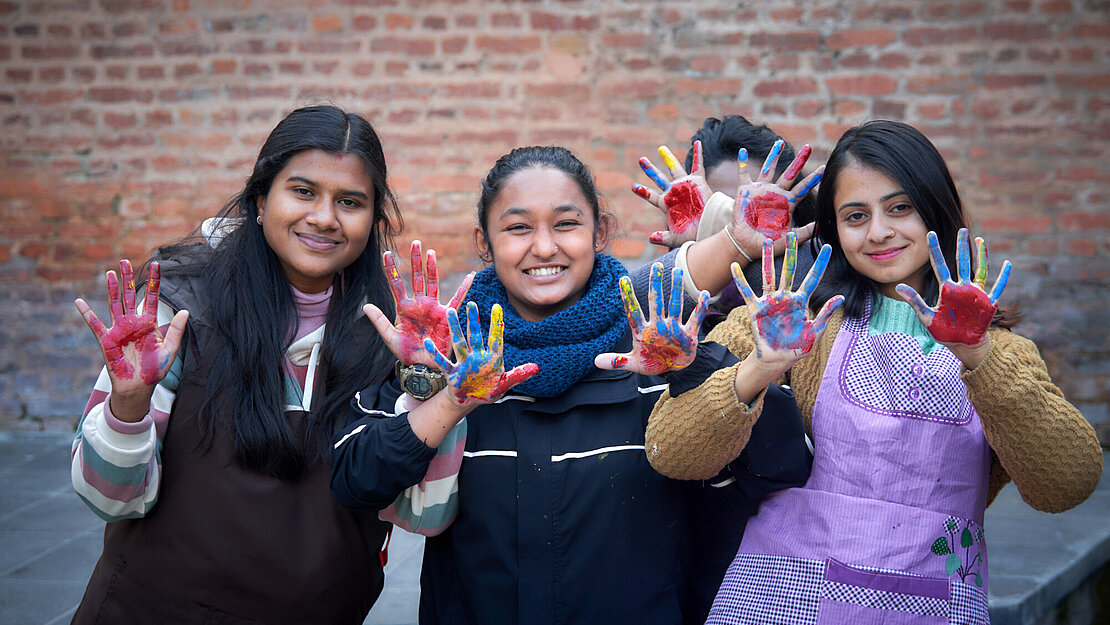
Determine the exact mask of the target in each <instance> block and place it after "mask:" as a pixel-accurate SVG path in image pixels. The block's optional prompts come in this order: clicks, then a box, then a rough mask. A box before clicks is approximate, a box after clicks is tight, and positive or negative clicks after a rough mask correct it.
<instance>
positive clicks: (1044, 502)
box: [646, 306, 1102, 512]
mask: <svg viewBox="0 0 1110 625" xmlns="http://www.w3.org/2000/svg"><path fill="white" fill-rule="evenodd" d="M843 321H844V315H843V312H842V311H838V312H837V313H835V314H834V315H833V317H832V318H831V319H830V320H829V323H828V327H827V328H826V330H825V332H824V334H823V335H822V336H821V338H820V340H819V341H818V342H817V343H816V344H815V345H814V347H813V351H812V352H810V354H809V355H808V356H807V357H805V358H803V359H802V360H800V361H798V362H797V363H795V364H794V366H793V367H792V368H791V369H790V370H789V371H788V372H787V373H786V375H785V376H784V377H785V380H780V383H785V384H789V385H790V387H791V389H793V391H794V394H795V396H796V398H797V401H798V406H799V407H800V408H801V411H802V418H803V419H804V420H805V426H806V430H807V431H809V432H812V427H811V423H812V420H813V404H814V401H815V399H816V398H817V388H818V386H819V385H820V382H821V376H822V374H823V373H824V371H825V364H826V362H827V361H828V357H829V353H830V352H831V350H832V345H833V341H834V340H835V339H836V334H837V332H838V331H839V330H840V326H841V324H842V323H843ZM988 336H989V337H990V340H991V351H990V354H989V355H988V356H987V358H986V359H985V360H984V361H983V362H982V363H981V364H980V365H979V366H978V367H976V368H975V369H974V370H971V371H968V370H967V369H965V368H962V367H961V371H960V377H961V379H962V380H963V381H964V384H966V385H967V394H968V399H969V400H970V401H971V405H972V406H974V407H975V410H976V412H978V413H979V418H980V420H981V421H982V424H983V433H984V434H985V435H986V438H987V442H988V443H989V444H990V447H991V450H992V454H991V470H990V487H989V491H988V493H989V499H988V500H987V501H988V504H989V503H990V502H991V501H994V498H995V496H996V495H997V494H998V491H999V490H1001V489H1002V487H1003V486H1005V485H1006V483H1007V482H1009V481H1010V480H1013V481H1014V483H1015V484H1016V485H1017V488H1018V491H1019V492H1020V493H1021V497H1022V499H1024V500H1025V502H1026V503H1028V504H1029V505H1030V506H1032V507H1034V508H1036V509H1038V510H1043V511H1045V512H1063V511H1064V510H1068V509H1070V508H1073V507H1075V506H1076V505H1078V504H1080V503H1082V502H1083V500H1085V499H1086V498H1087V497H1088V496H1090V494H1091V492H1093V491H1094V489H1095V487H1096V486H1097V485H1098V481H1099V478H1100V477H1101V476H1102V449H1101V447H1100V446H1099V442H1098V438H1097V437H1096V436H1095V433H1094V429H1093V428H1092V427H1091V425H1090V424H1089V423H1088V422H1087V420H1086V419H1085V418H1084V417H1083V415H1081V414H1080V413H1079V411H1078V410H1076V408H1075V407H1074V406H1072V405H1071V404H1069V403H1068V402H1067V400H1065V399H1064V396H1063V393H1061V392H1060V389H1058V388H1057V387H1056V385H1055V384H1053V383H1052V380H1051V379H1050V378H1049V375H1048V370H1047V368H1046V367H1045V364H1044V361H1043V360H1042V359H1041V357H1040V353H1039V352H1038V351H1037V346H1036V345H1035V344H1033V342H1032V341H1030V340H1029V339H1026V338H1024V337H1021V336H1018V335H1017V334H1014V333H1013V332H1011V331H1009V330H1004V329H1001V328H991V329H990V330H989V331H988ZM708 339H709V340H711V341H716V342H718V343H721V344H722V345H725V346H726V347H728V349H729V350H730V351H732V353H733V354H735V355H736V356H737V357H739V358H740V359H741V360H743V359H744V358H745V357H746V356H747V355H748V353H749V352H751V351H752V350H753V349H754V346H755V344H754V342H753V339H752V326H751V320H750V319H749V317H748V311H747V308H746V307H743V306H741V307H740V308H737V309H735V310H733V311H732V312H731V313H730V314H729V317H728V319H727V320H726V321H725V322H723V323H721V324H720V325H718V326H717V327H716V328H714V329H713V331H712V332H710V333H709V336H708ZM737 367H739V365H733V366H732V367H728V368H725V369H721V370H720V371H717V372H716V373H714V374H713V375H712V376H710V378H709V379H708V380H706V381H705V382H704V383H702V385H701V386H699V387H697V388H696V389H694V390H692V391H689V392H686V393H683V394H682V395H680V396H679V397H671V395H670V393H668V392H664V393H663V395H662V396H661V397H660V398H659V401H658V402H657V403H656V405H655V409H654V411H653V412H652V414H651V418H650V420H649V421H648V428H647V439H646V447H647V455H648V460H649V461H650V462H651V464H652V466H653V467H655V469H656V470H657V471H659V472H660V473H662V474H663V475H666V476H669V477H672V478H678V479H709V478H711V477H713V476H715V475H716V474H717V473H718V472H719V471H720V470H721V469H722V468H723V467H724V466H725V465H726V464H728V463H729V462H731V461H732V460H733V459H735V458H736V457H737V456H738V455H739V454H740V451H741V450H743V448H744V445H746V444H747V442H748V437H749V436H750V435H751V430H752V425H753V424H754V423H755V421H756V419H758V418H759V416H760V413H761V412H762V409H763V396H764V394H766V391H763V392H761V393H760V394H759V395H758V396H756V398H755V399H753V400H752V402H751V405H750V406H745V405H743V404H741V403H740V402H739V401H738V400H737V398H736V393H735V391H734V390H733V380H734V379H735V377H736V370H737ZM774 417H775V415H773V414H772V415H768V417H767V418H774ZM814 445H816V446H820V445H821V441H820V440H816V441H814Z"/></svg>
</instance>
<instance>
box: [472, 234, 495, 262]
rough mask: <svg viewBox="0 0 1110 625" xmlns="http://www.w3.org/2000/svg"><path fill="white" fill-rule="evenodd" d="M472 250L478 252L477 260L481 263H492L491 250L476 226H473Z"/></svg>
mask: <svg viewBox="0 0 1110 625" xmlns="http://www.w3.org/2000/svg"><path fill="white" fill-rule="evenodd" d="M474 250H475V251H476V252H478V258H481V259H482V261H484V262H487V263H492V262H493V250H492V249H490V246H489V243H486V237H485V235H484V234H482V229H481V228H479V227H478V226H474Z"/></svg>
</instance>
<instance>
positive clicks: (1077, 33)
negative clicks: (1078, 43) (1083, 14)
mask: <svg viewBox="0 0 1110 625" xmlns="http://www.w3.org/2000/svg"><path fill="white" fill-rule="evenodd" d="M1071 36H1072V37H1076V38H1078V39H1110V24H1106V23H1097V24H1091V23H1087V24H1080V25H1078V26H1076V27H1075V28H1074V29H1073V30H1072V31H1071Z"/></svg>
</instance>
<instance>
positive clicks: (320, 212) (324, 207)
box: [304, 195, 339, 230]
mask: <svg viewBox="0 0 1110 625" xmlns="http://www.w3.org/2000/svg"><path fill="white" fill-rule="evenodd" d="M336 215H337V213H336V209H335V202H333V201H332V198H331V197H329V196H327V195H320V196H318V197H317V198H316V201H315V202H313V203H312V208H310V209H309V211H308V214H306V215H305V217H304V220H305V223H307V224H308V225H310V226H312V227H314V228H319V229H320V230H334V229H335V228H337V227H339V220H338V219H337V217H336Z"/></svg>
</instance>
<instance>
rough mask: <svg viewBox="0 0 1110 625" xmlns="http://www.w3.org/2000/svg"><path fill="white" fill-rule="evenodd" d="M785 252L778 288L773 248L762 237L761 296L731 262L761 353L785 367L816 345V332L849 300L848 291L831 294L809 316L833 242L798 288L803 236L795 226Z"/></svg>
mask: <svg viewBox="0 0 1110 625" xmlns="http://www.w3.org/2000/svg"><path fill="white" fill-rule="evenodd" d="M786 239H787V242H786V256H785V257H784V258H783V263H782V279H781V281H780V288H779V289H778V290H776V289H775V263H774V257H773V254H774V251H773V246H772V243H771V240H770V239H764V241H763V295H762V296H760V297H756V295H755V293H754V292H753V291H752V288H751V286H749V285H748V281H747V280H746V279H745V278H744V273H743V272H742V271H741V270H740V266H739V265H737V264H736V263H733V264H732V277H733V280H734V281H735V282H736V288H737V289H739V291H740V295H742V296H743V297H744V301H745V302H746V303H747V305H748V314H749V315H750V316H751V320H752V325H753V326H755V329H756V331H755V333H754V334H755V349H756V356H757V357H758V358H760V359H765V360H766V361H767V362H768V363H771V364H774V365H775V366H777V367H778V368H780V369H781V370H782V371H786V369H789V368H790V366H791V365H793V364H794V363H795V362H797V361H798V360H801V359H802V358H804V357H805V356H806V355H807V354H809V352H810V350H811V349H813V344H814V342H815V341H816V340H817V336H818V335H820V334H821V332H822V331H823V330H824V329H825V324H826V323H827V322H828V320H829V317H830V316H831V315H832V313H833V312H834V311H835V310H836V309H837V308H840V305H841V304H843V303H844V297H843V296H840V295H837V296H834V297H833V298H831V299H830V300H829V301H828V302H826V303H825V305H824V306H823V307H822V308H821V311H820V312H819V313H817V317H816V318H815V319H813V320H810V319H809V317H808V316H807V310H808V305H809V298H810V296H811V295H813V291H814V289H816V288H817V283H818V282H820V281H821V275H822V274H824V273H825V267H826V266H828V264H829V255H830V254H831V253H832V248H831V247H829V245H828V244H826V245H824V246H822V248H821V252H820V253H819V254H818V255H817V260H816V261H814V263H813V267H812V268H810V270H809V273H808V274H806V277H805V280H803V281H802V284H801V286H800V287H799V288H798V290H797V291H791V290H790V285H791V284H792V283H793V282H794V270H795V267H796V266H797V261H798V238H797V236H796V235H795V234H794V233H793V232H788V233H787V234H786Z"/></svg>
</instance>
